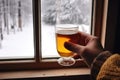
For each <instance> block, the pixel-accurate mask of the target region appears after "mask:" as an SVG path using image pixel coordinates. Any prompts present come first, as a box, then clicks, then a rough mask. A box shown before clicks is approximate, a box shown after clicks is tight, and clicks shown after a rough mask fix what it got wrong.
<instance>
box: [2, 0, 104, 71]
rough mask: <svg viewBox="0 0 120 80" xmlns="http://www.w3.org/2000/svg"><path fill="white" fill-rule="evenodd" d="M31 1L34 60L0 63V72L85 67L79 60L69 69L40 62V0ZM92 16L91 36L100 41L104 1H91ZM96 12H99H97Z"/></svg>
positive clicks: (46, 60) (51, 60) (52, 63)
mask: <svg viewBox="0 0 120 80" xmlns="http://www.w3.org/2000/svg"><path fill="white" fill-rule="evenodd" d="M32 1H33V15H34V18H33V21H34V22H33V23H34V26H35V28H34V38H35V39H34V42H35V60H16V61H14V60H13V61H12V60H11V61H0V71H8V70H29V69H55V68H71V67H87V65H86V64H85V63H84V60H82V59H80V60H77V61H76V64H75V65H74V66H71V67H63V66H60V65H59V64H58V63H57V59H45V60H42V59H41V58H42V56H41V55H40V54H41V50H40V47H41V37H40V34H41V33H40V30H41V29H40V25H41V17H40V14H41V12H40V9H39V8H41V6H40V5H39V4H41V1H40V0H32ZM93 2H94V3H93V6H94V7H93V15H95V16H93V15H92V25H91V26H92V27H93V29H92V35H95V36H98V37H100V40H101V31H102V27H101V26H102V23H103V22H102V20H103V10H104V7H103V6H104V5H103V3H104V0H93ZM98 10H100V11H101V13H100V12H98ZM37 38H39V39H37Z"/></svg>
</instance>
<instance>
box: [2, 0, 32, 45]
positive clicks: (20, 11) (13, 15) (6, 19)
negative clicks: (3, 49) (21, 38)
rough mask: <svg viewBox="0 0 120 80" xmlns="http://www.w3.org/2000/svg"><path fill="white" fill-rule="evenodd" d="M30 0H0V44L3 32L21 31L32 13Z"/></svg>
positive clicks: (8, 33)
mask: <svg viewBox="0 0 120 80" xmlns="http://www.w3.org/2000/svg"><path fill="white" fill-rule="evenodd" d="M31 3H32V0H0V46H1V41H2V40H4V34H7V35H10V33H11V32H13V33H16V31H22V29H23V26H24V25H25V24H26V22H27V20H29V16H31V15H32V4H31Z"/></svg>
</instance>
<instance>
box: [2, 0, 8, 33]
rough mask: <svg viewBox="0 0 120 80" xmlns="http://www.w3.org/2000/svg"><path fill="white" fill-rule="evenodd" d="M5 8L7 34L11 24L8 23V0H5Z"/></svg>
mask: <svg viewBox="0 0 120 80" xmlns="http://www.w3.org/2000/svg"><path fill="white" fill-rule="evenodd" d="M3 8H4V27H5V29H7V34H9V24H8V0H3Z"/></svg>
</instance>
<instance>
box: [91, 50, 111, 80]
mask: <svg viewBox="0 0 120 80" xmlns="http://www.w3.org/2000/svg"><path fill="white" fill-rule="evenodd" d="M111 55H112V54H111V53H110V52H109V51H103V52H102V53H100V54H99V55H98V56H97V57H96V58H95V59H94V61H93V63H92V64H91V76H92V80H96V77H97V75H98V73H99V71H100V68H101V66H102V65H103V63H104V62H105V61H106V60H107V59H108V58H109V57H110V56H111Z"/></svg>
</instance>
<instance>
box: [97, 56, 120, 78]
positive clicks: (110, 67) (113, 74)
mask: <svg viewBox="0 0 120 80" xmlns="http://www.w3.org/2000/svg"><path fill="white" fill-rule="evenodd" d="M96 80H120V55H119V54H114V55H112V56H110V57H109V58H108V59H107V60H106V61H105V62H104V63H103V65H102V66H101V68H100V71H99V73H98V76H97V79H96Z"/></svg>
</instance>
